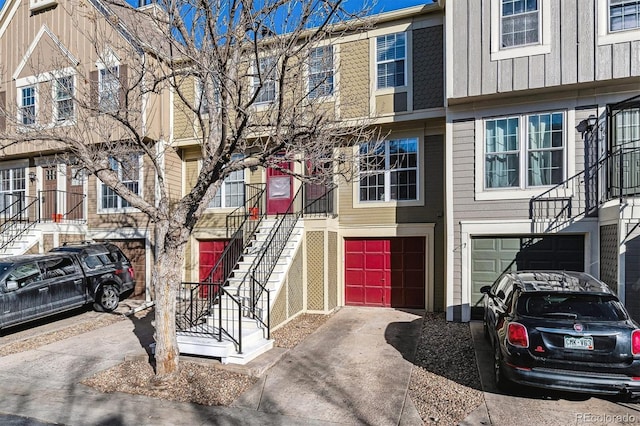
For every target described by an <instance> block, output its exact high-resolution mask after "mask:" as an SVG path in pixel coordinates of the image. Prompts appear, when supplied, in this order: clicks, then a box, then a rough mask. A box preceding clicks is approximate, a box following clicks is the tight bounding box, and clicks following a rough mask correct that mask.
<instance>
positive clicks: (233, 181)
mask: <svg viewBox="0 0 640 426" xmlns="http://www.w3.org/2000/svg"><path fill="white" fill-rule="evenodd" d="M242 158H243V155H242V154H233V155H232V156H231V159H232V161H236V160H240V159H242ZM245 170H246V169H242V170H236V171H235V172H232V173H231V174H230V175H228V176H227V177H226V178H225V179H224V181H223V182H222V185H220V188H218V192H217V193H216V195H215V196H214V198H213V199H212V200H211V202H210V203H209V205H208V206H207V208H209V209H215V210H218V211H219V210H225V209H226V210H233V209H236V208H238V207H240V206H242V205H243V204H244V199H245V197H246V183H247V181H246V179H247V176H246V173H245ZM233 173H242V177H241V178H238V179H231V178H232V177H233ZM237 183H242V188H243V194H242V195H243V197H242V198H243V202H242V203H241V204H240V205H238V206H227V205H226V196H227V184H237ZM218 196H219V197H220V205H219V206H214V201H215V199H216V197H218Z"/></svg>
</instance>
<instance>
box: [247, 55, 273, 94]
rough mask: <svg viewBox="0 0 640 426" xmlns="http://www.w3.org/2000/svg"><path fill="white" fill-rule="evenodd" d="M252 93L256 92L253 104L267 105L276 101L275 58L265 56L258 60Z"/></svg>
mask: <svg viewBox="0 0 640 426" xmlns="http://www.w3.org/2000/svg"><path fill="white" fill-rule="evenodd" d="M252 86H253V93H254V94H255V93H256V92H258V94H257V96H256V100H255V102H256V103H258V104H260V103H268V102H273V101H275V99H276V58H275V57H272V56H265V57H262V58H260V59H259V60H258V69H256V70H255V75H254V77H253V84H252Z"/></svg>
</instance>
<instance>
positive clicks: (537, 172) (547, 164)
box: [484, 112, 566, 189]
mask: <svg viewBox="0 0 640 426" xmlns="http://www.w3.org/2000/svg"><path fill="white" fill-rule="evenodd" d="M484 124H485V126H484V187H485V189H509V188H513V189H515V188H522V189H524V188H529V187H537V186H548V185H556V184H558V183H560V182H562V180H563V179H564V178H565V162H566V159H565V157H566V155H565V142H564V141H565V135H564V133H565V128H564V113H562V112H550V113H541V114H529V115H522V116H513V117H503V118H494V119H489V120H485V123H484Z"/></svg>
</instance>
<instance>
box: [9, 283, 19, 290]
mask: <svg viewBox="0 0 640 426" xmlns="http://www.w3.org/2000/svg"><path fill="white" fill-rule="evenodd" d="M17 289H18V282H17V281H7V290H9V291H13V290H17Z"/></svg>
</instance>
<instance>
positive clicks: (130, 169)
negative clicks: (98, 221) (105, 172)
mask: <svg viewBox="0 0 640 426" xmlns="http://www.w3.org/2000/svg"><path fill="white" fill-rule="evenodd" d="M109 166H110V167H111V170H113V171H114V172H116V174H117V175H118V179H119V180H120V182H122V183H123V184H124V185H125V186H126V187H127V188H128V189H129V190H131V192H133V193H134V194H138V195H141V194H140V189H141V185H140V183H141V181H142V177H141V172H142V167H141V156H140V155H139V154H130V155H126V156H123V157H121V158H115V157H110V158H109ZM99 183H100V186H101V191H100V194H101V197H100V207H101V210H119V209H125V208H127V207H130V206H131V205H130V204H129V202H128V201H127V200H125V199H124V198H122V197H120V196H119V195H118V194H116V193H115V191H114V190H113V189H111V188H109V187H108V186H107V185H105V184H103V183H102V182H99Z"/></svg>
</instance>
